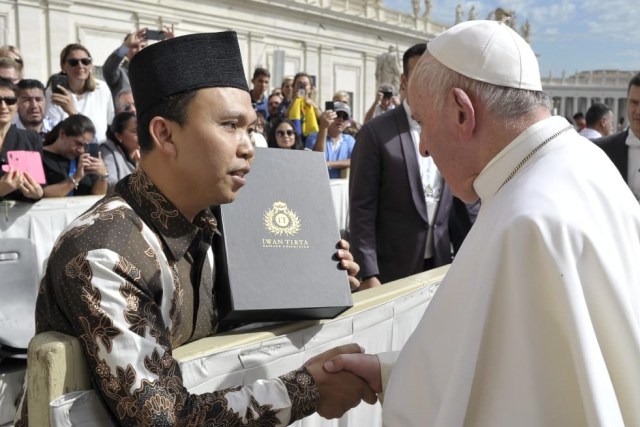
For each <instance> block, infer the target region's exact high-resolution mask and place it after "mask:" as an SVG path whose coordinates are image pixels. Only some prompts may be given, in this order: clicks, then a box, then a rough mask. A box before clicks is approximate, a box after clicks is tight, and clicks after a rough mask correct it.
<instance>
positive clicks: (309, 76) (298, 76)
mask: <svg viewBox="0 0 640 427" xmlns="http://www.w3.org/2000/svg"><path fill="white" fill-rule="evenodd" d="M300 77H306V78H308V79H309V83H310V84H311V86H313V79H312V78H311V75H310V74H307V73H305V72H304V71H300V72H299V73H296V75H295V76H293V88H294V89H295V88H296V87H295V86H296V83H297V82H298V79H299V78H300Z"/></svg>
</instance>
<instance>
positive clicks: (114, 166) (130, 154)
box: [100, 111, 140, 192]
mask: <svg viewBox="0 0 640 427" xmlns="http://www.w3.org/2000/svg"><path fill="white" fill-rule="evenodd" d="M100 153H101V154H102V161H103V162H104V164H105V166H106V167H107V173H108V174H109V178H108V180H107V181H108V184H109V192H111V191H113V188H114V187H115V185H116V183H117V182H118V181H120V180H121V179H122V178H124V177H125V176H127V175H129V174H130V173H131V172H133V171H134V169H135V168H136V165H137V164H138V161H139V160H140V145H138V120H137V119H136V115H135V114H134V113H132V112H130V111H124V112H122V113H118V114H117V115H116V117H115V118H114V119H113V122H112V123H111V126H110V127H109V129H107V140H106V141H105V142H104V143H103V144H100Z"/></svg>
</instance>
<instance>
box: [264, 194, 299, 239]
mask: <svg viewBox="0 0 640 427" xmlns="http://www.w3.org/2000/svg"><path fill="white" fill-rule="evenodd" d="M263 219H264V225H265V227H266V228H267V230H269V231H270V232H271V233H273V234H275V235H276V236H282V235H283V234H284V235H287V236H295V235H296V234H298V232H299V231H300V229H301V228H302V223H301V221H300V218H299V217H298V215H297V214H296V213H295V212H294V211H292V210H291V209H289V208H288V207H287V204H286V203H284V202H281V201H278V202H275V203H274V204H273V206H272V208H271V209H269V210H267V211H266V212H265V213H264V217H263Z"/></svg>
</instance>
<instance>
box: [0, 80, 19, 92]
mask: <svg viewBox="0 0 640 427" xmlns="http://www.w3.org/2000/svg"><path fill="white" fill-rule="evenodd" d="M0 88H4V89H9V90H11V91H13V94H14V96H15V95H17V94H18V87H17V86H16V84H15V83H14V82H12V81H11V80H9V79H5V78H3V77H0Z"/></svg>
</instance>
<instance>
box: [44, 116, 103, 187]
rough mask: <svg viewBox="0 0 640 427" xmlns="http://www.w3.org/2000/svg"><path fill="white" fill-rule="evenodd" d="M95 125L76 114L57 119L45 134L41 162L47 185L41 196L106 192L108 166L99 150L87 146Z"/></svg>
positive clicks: (89, 143)
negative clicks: (94, 150) (59, 120)
mask: <svg viewBox="0 0 640 427" xmlns="http://www.w3.org/2000/svg"><path fill="white" fill-rule="evenodd" d="M95 135H96V129H95V127H94V126H93V123H92V122H91V120H90V119H89V118H88V117H86V116H83V115H82V114H75V115H73V116H70V117H68V118H66V119H65V120H63V121H62V122H60V123H58V124H57V125H56V126H55V127H54V128H53V129H52V130H51V132H49V133H48V134H47V136H46V137H45V141H44V145H45V146H44V148H43V149H42V162H43V164H44V173H45V177H46V179H47V185H46V186H45V187H44V197H64V196H86V195H89V194H93V195H100V194H106V193H107V179H108V178H109V174H108V173H107V167H106V166H105V164H104V162H103V161H102V156H101V155H100V153H98V152H97V150H96V152H94V153H93V155H92V153H91V151H93V149H90V148H89V146H91V145H92V144H93V146H94V147H95V148H97V145H98V144H94V143H93V142H92V141H93V140H94V137H95Z"/></svg>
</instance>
